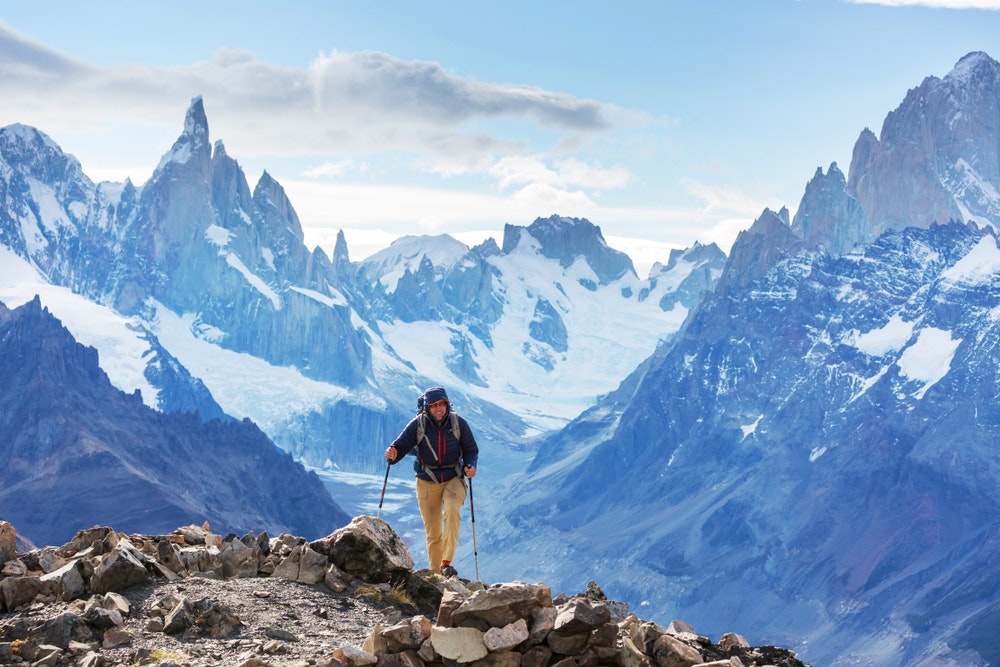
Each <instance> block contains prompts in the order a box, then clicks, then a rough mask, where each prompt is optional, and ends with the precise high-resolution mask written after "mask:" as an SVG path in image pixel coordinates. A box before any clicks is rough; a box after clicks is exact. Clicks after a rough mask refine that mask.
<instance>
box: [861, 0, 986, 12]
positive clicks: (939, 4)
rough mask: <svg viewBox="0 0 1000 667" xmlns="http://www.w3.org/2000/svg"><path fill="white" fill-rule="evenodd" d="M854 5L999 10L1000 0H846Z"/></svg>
mask: <svg viewBox="0 0 1000 667" xmlns="http://www.w3.org/2000/svg"><path fill="white" fill-rule="evenodd" d="M848 1H849V2H851V3H852V4H855V5H885V6H887V7H932V8H934V9H991V10H994V11H996V10H1000V0H848Z"/></svg>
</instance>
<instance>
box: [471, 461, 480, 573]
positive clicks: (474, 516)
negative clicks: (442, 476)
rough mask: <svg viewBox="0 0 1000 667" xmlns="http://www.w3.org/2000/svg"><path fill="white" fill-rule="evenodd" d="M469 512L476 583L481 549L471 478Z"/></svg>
mask: <svg viewBox="0 0 1000 667" xmlns="http://www.w3.org/2000/svg"><path fill="white" fill-rule="evenodd" d="M469 510H470V511H471V514H472V554H473V555H474V556H475V557H476V581H479V547H478V546H476V501H475V500H473V498H472V478H471V477H470V478H469Z"/></svg>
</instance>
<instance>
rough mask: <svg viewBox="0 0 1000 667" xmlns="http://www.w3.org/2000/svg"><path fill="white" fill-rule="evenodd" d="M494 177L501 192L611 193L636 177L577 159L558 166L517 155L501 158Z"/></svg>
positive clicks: (535, 158) (556, 163)
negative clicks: (532, 188)
mask: <svg viewBox="0 0 1000 667" xmlns="http://www.w3.org/2000/svg"><path fill="white" fill-rule="evenodd" d="M490 172H491V174H492V175H493V176H495V177H496V178H497V179H498V181H499V187H500V189H501V190H505V189H507V188H509V187H511V186H514V185H522V184H526V183H531V184H542V185H548V186H552V187H554V188H562V189H566V188H570V187H583V188H590V189H595V190H610V189H616V188H621V187H624V186H625V185H627V184H628V183H629V182H630V181H631V180H632V176H631V173H630V172H629V171H628V169H625V168H624V167H621V166H615V167H610V168H605V167H602V166H600V165H599V164H596V163H587V162H584V161H582V160H579V159H577V158H567V159H563V160H558V161H556V162H555V164H554V166H552V167H550V166H548V165H547V164H546V162H545V160H544V158H542V157H541V156H538V155H524V156H520V155H516V156H509V157H504V158H501V159H500V160H498V161H497V162H496V164H494V165H493V167H492V169H491V170H490Z"/></svg>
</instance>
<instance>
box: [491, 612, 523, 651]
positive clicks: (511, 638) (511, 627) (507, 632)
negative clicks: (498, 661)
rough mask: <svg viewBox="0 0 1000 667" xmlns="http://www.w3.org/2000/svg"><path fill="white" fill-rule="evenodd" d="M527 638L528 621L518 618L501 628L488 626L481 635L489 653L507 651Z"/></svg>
mask: <svg viewBox="0 0 1000 667" xmlns="http://www.w3.org/2000/svg"><path fill="white" fill-rule="evenodd" d="M527 640H528V622H527V621H525V620H524V619H523V618H519V619H517V620H516V621H514V622H513V623H510V624H508V625H505V626H503V627H502V628H490V629H489V630H487V631H486V634H485V635H483V642H484V643H485V644H486V648H487V649H489V651H490V652H491V653H493V652H495V651H509V650H511V649H512V648H514V647H515V646H518V645H520V644H523V643H524V642H525V641H527Z"/></svg>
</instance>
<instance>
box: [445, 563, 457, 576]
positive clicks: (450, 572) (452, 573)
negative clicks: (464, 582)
mask: <svg viewBox="0 0 1000 667" xmlns="http://www.w3.org/2000/svg"><path fill="white" fill-rule="evenodd" d="M441 576H442V577H449V578H450V577H457V576H458V570H456V569H455V568H453V567H452V566H451V565H442V566H441Z"/></svg>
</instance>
